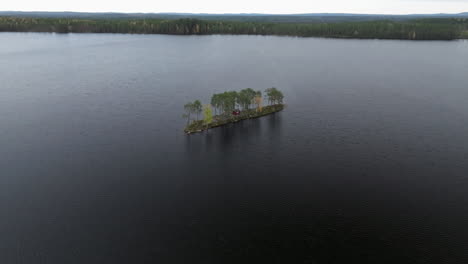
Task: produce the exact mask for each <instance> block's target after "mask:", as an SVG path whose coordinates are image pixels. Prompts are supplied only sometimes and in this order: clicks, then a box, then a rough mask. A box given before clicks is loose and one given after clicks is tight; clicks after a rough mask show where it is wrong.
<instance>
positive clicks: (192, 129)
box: [184, 104, 286, 135]
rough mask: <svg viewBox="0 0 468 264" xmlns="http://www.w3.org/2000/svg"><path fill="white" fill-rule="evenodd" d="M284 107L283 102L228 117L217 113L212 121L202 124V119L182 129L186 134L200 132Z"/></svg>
mask: <svg viewBox="0 0 468 264" xmlns="http://www.w3.org/2000/svg"><path fill="white" fill-rule="evenodd" d="M284 108H286V105H285V104H276V105H268V106H265V107H263V108H262V110H261V111H260V112H258V111H257V110H256V109H251V110H247V111H244V112H242V113H241V114H240V115H239V116H232V117H230V118H229V119H222V115H217V116H214V117H213V119H215V120H216V121H213V122H211V123H210V124H204V122H203V120H199V121H196V122H193V123H192V124H190V125H188V126H187V127H186V128H185V129H184V132H185V133H186V134H187V135H190V134H195V133H201V132H203V131H206V130H209V129H212V128H216V127H222V126H226V125H229V124H232V123H237V122H239V121H243V120H248V119H256V118H260V117H263V116H267V115H271V114H275V113H278V112H280V111H282V110H284Z"/></svg>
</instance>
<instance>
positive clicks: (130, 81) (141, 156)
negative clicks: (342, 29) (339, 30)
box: [0, 33, 468, 264]
mask: <svg viewBox="0 0 468 264" xmlns="http://www.w3.org/2000/svg"><path fill="white" fill-rule="evenodd" d="M467 73H468V42H466V41H453V42H438V41H436V42H409V41H379V40H334V39H314V38H286V37H257V36H202V37H197V36H190V37H180V36H157V35H155V36H149V35H113V34H102V35H93V34H82V35H77V34H70V35H54V34H21V33H2V34H0V262H1V263H4V264H10V263H11V264H13V263H15V264H16V263H53V264H55V263H57V264H59V263H60V264H62V263H70V264H72V263H80V264H81V263H355V262H359V263H467V262H468V229H467V223H468V74H467ZM272 86H275V87H279V88H280V89H281V90H283V92H284V94H285V97H286V102H287V104H288V108H287V109H286V110H285V111H283V112H281V113H279V114H275V115H272V116H268V117H264V118H261V119H258V120H249V121H245V122H242V123H239V124H236V125H233V126H230V127H224V128H218V129H214V130H211V131H209V132H206V133H203V134H199V135H192V136H186V135H184V134H183V133H182V128H183V126H184V123H185V121H184V120H183V119H182V118H181V114H182V112H183V109H182V106H183V104H184V103H186V102H187V101H190V100H194V99H200V100H202V101H203V102H205V103H207V102H208V101H209V97H210V96H211V94H212V93H214V92H221V91H225V90H231V89H235V90H240V89H242V88H246V87H252V88H254V89H262V90H263V89H265V88H268V87H272Z"/></svg>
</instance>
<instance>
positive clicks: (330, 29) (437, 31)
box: [0, 17, 468, 40]
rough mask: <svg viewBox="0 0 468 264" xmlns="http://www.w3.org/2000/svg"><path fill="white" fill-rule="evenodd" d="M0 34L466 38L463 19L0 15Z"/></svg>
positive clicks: (464, 20)
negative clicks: (301, 20)
mask: <svg viewBox="0 0 468 264" xmlns="http://www.w3.org/2000/svg"><path fill="white" fill-rule="evenodd" d="M0 32H56V33H132V34H174V35H210V34H233V35H240V34H243V35H278V36H298V37H328V38H361V39H374V38H375V39H408V40H453V39H459V38H466V37H467V36H468V33H467V32H468V19H467V18H431V19H413V20H405V21H393V20H379V21H357V22H352V21H347V22H316V23H299V22H294V23H287V22H256V21H248V20H246V21H230V20H201V19H196V18H183V19H154V18H150V19H146V18H142V19H124V18H119V19H109V18H107V19H97V18H90V19H86V18H35V17H0Z"/></svg>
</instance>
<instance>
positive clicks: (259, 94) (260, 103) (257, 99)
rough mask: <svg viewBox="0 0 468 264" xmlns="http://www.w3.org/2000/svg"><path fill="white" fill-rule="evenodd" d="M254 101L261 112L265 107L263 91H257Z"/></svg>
mask: <svg viewBox="0 0 468 264" xmlns="http://www.w3.org/2000/svg"><path fill="white" fill-rule="evenodd" d="M253 102H254V104H255V105H256V106H257V112H261V111H262V108H263V97H262V92H260V91H257V92H255V96H254V99H253Z"/></svg>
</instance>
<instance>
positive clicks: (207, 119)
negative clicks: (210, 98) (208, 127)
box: [203, 105, 213, 124]
mask: <svg viewBox="0 0 468 264" xmlns="http://www.w3.org/2000/svg"><path fill="white" fill-rule="evenodd" d="M203 122H204V123H205V124H210V123H211V122H213V111H212V110H211V105H205V106H204V108H203Z"/></svg>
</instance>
